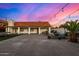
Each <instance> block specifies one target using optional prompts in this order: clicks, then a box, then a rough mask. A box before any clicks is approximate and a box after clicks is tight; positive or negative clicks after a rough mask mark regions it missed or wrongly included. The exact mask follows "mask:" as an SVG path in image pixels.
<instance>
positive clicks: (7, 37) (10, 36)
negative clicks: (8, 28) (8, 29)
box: [0, 34, 19, 41]
mask: <svg viewBox="0 0 79 59" xmlns="http://www.w3.org/2000/svg"><path fill="white" fill-rule="evenodd" d="M16 36H19V34H7V35H3V36H0V41H3V40H6V39H9V38H12V37H16Z"/></svg>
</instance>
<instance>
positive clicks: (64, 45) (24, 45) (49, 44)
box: [0, 35, 79, 56]
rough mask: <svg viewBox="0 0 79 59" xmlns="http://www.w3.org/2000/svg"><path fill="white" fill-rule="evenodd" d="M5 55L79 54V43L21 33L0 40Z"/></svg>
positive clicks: (0, 46) (0, 48)
mask: <svg viewBox="0 0 79 59" xmlns="http://www.w3.org/2000/svg"><path fill="white" fill-rule="evenodd" d="M0 55H3V56H6V55H7V56H70V55H71V56H75V55H78V56H79V44H78V43H71V42H67V41H66V40H55V39H53V40H48V39H47V36H45V35H21V36H17V37H14V38H11V39H8V40H5V41H1V42H0Z"/></svg>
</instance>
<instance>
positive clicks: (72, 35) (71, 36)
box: [69, 32, 78, 42]
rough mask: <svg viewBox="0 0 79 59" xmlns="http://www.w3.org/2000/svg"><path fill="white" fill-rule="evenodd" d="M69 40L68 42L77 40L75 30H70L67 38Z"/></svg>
mask: <svg viewBox="0 0 79 59" xmlns="http://www.w3.org/2000/svg"><path fill="white" fill-rule="evenodd" d="M69 41H70V42H78V40H77V36H76V33H75V32H70V39H69Z"/></svg>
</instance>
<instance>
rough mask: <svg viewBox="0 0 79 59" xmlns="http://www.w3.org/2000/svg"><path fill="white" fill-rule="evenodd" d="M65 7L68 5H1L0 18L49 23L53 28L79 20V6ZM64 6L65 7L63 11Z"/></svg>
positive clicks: (70, 4)
mask: <svg viewBox="0 0 79 59" xmlns="http://www.w3.org/2000/svg"><path fill="white" fill-rule="evenodd" d="M65 5H66V3H4V4H3V3H2V4H1V3H0V18H2V19H5V18H8V19H13V20H15V21H48V22H49V23H50V24H51V25H53V26H54V25H55V26H56V25H59V24H61V23H64V22H65V21H68V20H70V19H72V20H74V19H75V20H76V19H79V10H78V9H79V4H77V3H73V4H72V3H69V4H68V5H67V6H65ZM63 6H65V7H64V8H63V9H61V8H62V7H63ZM69 15H70V16H69Z"/></svg>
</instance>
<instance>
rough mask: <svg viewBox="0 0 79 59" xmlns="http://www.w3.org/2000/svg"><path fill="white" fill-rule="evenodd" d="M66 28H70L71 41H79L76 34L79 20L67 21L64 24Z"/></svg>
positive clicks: (78, 28)
mask: <svg viewBox="0 0 79 59" xmlns="http://www.w3.org/2000/svg"><path fill="white" fill-rule="evenodd" d="M64 28H66V29H67V30H69V35H70V39H69V41H71V42H78V40H77V36H76V33H77V31H78V30H79V23H78V20H76V21H69V22H66V23H65V24H64Z"/></svg>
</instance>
